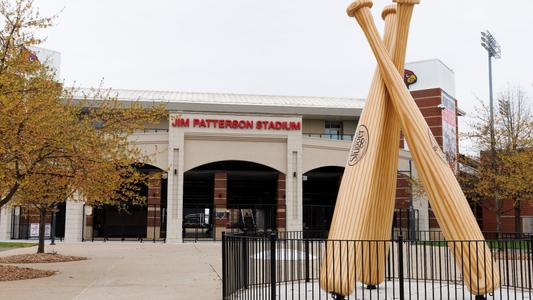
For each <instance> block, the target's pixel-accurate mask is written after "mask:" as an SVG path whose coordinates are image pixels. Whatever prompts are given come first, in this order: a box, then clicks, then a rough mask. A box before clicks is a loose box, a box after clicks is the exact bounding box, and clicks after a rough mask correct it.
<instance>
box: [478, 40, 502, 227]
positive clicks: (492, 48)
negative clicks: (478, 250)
mask: <svg viewBox="0 0 533 300" xmlns="http://www.w3.org/2000/svg"><path fill="white" fill-rule="evenodd" d="M481 46H483V48H485V50H487V53H488V57H489V100H490V128H489V130H490V152H491V160H492V170H493V172H494V189H496V172H497V167H496V140H495V138H494V107H493V95H492V58H495V59H499V58H501V57H502V56H501V48H500V44H498V42H497V41H496V39H495V38H494V36H492V34H491V33H490V32H489V31H488V30H487V31H485V32H481ZM494 205H495V207H496V210H497V211H496V231H498V235H499V234H500V232H501V216H500V212H499V210H500V201H499V199H498V196H497V195H496V191H495V193H494Z"/></svg>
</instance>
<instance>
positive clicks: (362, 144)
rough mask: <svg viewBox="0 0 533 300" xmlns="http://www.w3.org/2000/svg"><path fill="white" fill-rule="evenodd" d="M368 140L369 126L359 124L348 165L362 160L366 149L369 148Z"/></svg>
mask: <svg viewBox="0 0 533 300" xmlns="http://www.w3.org/2000/svg"><path fill="white" fill-rule="evenodd" d="M368 142H369V135H368V128H367V127H366V126H365V125H359V126H358V127H357V132H356V135H355V137H354V139H353V143H352V148H351V149H350V155H349V158H348V165H350V166H353V165H355V164H356V163H357V162H359V161H360V160H361V158H363V156H365V153H366V149H367V148H368Z"/></svg>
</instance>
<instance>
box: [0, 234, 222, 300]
mask: <svg viewBox="0 0 533 300" xmlns="http://www.w3.org/2000/svg"><path fill="white" fill-rule="evenodd" d="M34 251H36V249H35V247H32V248H19V249H14V250H8V251H2V252H0V256H6V255H14V254H21V253H32V252H34ZM46 251H47V252H53V251H57V252H58V253H60V254H65V255H78V256H86V257H88V258H89V260H86V261H77V262H65V263H57V264H32V265H24V266H28V267H33V268H40V269H49V270H58V271H59V274H57V275H54V276H51V277H48V278H41V279H31V280H22V281H12V282H0V299H220V297H221V281H220V274H221V270H222V267H221V259H220V251H221V250H220V244H219V243H212V242H206V243H196V244H192V243H187V244H180V245H169V244H162V243H155V244H154V243H138V242H107V243H103V242H94V243H90V242H87V243H77V244H63V243H60V244H58V245H56V246H49V245H48V243H47V245H46Z"/></svg>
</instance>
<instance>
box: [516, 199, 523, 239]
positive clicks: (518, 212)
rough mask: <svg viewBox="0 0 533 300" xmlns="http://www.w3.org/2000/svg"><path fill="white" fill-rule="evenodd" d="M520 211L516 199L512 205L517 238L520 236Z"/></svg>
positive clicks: (518, 202)
mask: <svg viewBox="0 0 533 300" xmlns="http://www.w3.org/2000/svg"><path fill="white" fill-rule="evenodd" d="M521 215H522V211H521V208H520V201H516V205H515V207H514V231H515V232H516V235H517V238H520V237H521V236H522V216H521Z"/></svg>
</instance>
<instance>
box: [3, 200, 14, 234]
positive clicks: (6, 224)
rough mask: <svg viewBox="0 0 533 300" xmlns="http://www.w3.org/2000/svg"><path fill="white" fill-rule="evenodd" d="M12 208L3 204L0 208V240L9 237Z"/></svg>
mask: <svg viewBox="0 0 533 300" xmlns="http://www.w3.org/2000/svg"><path fill="white" fill-rule="evenodd" d="M12 213H13V209H12V208H11V207H9V206H7V205H6V206H4V207H2V209H1V210H0V240H9V239H11V215H12Z"/></svg>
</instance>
